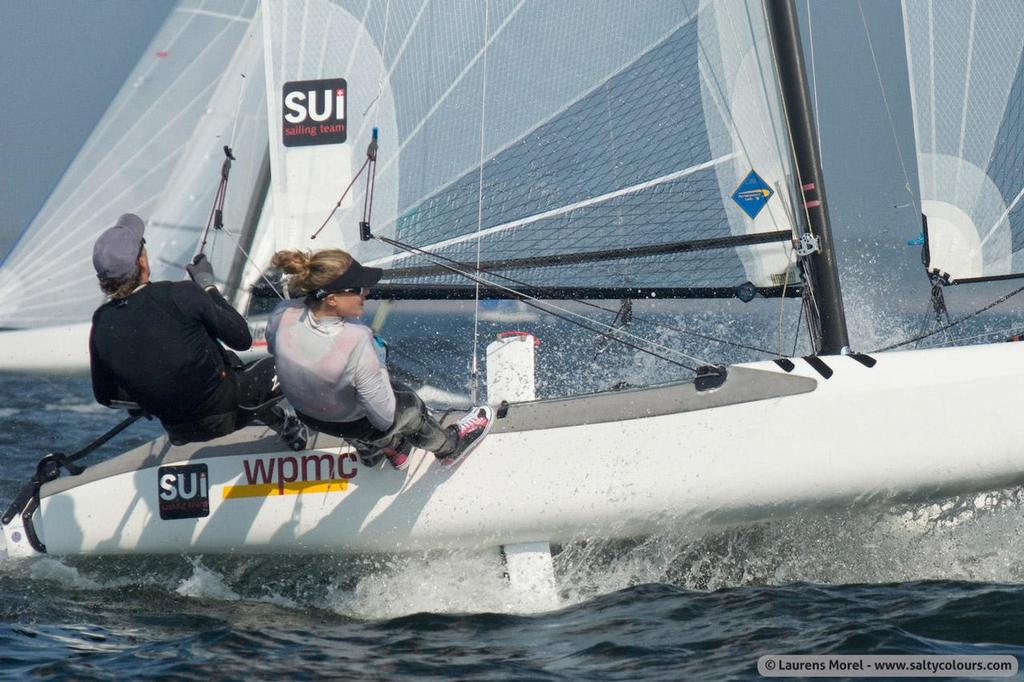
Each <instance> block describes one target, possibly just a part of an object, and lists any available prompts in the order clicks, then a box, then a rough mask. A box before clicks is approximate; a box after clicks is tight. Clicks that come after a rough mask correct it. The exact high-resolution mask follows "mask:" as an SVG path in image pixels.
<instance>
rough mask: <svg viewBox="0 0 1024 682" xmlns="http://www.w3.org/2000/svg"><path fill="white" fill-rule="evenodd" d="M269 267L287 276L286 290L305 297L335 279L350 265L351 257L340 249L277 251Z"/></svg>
mask: <svg viewBox="0 0 1024 682" xmlns="http://www.w3.org/2000/svg"><path fill="white" fill-rule="evenodd" d="M270 265H271V266H272V267H275V268H279V269H281V270H282V271H283V272H285V273H286V274H288V275H291V277H289V279H288V290H289V292H291V293H293V294H294V293H298V294H302V295H303V296H305V295H306V294H308V293H310V292H311V291H313V290H315V289H319V288H320V287H322V286H325V285H327V284H329V283H330V282H332V281H333V280H335V279H337V278H338V276H339V275H341V273H343V272H345V271H346V270H348V268H349V266H350V265H352V256H350V255H348V254H347V253H346V252H344V251H342V250H341V249H324V250H322V251H317V252H315V253H314V252H311V251H278V252H277V253H275V254H274V257H273V258H272V259H271V260H270Z"/></svg>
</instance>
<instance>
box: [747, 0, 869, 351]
mask: <svg viewBox="0 0 1024 682" xmlns="http://www.w3.org/2000/svg"><path fill="white" fill-rule="evenodd" d="M765 8H766V9H767V12H768V28H769V30H770V31H771V38H772V41H771V42H772V49H773V50H774V52H775V63H776V66H777V68H778V70H779V84H780V86H781V88H782V102H783V108H784V109H785V112H786V122H787V124H788V125H789V132H790V135H791V137H792V140H793V154H794V157H795V158H794V161H795V162H796V169H797V178H798V181H799V182H800V183H801V185H802V187H801V191H802V196H803V201H804V207H805V209H806V215H807V219H808V225H807V226H806V227H807V231H808V232H810V233H811V234H812V235H814V236H816V237H817V238H818V247H819V248H818V250H817V251H816V252H815V253H813V254H811V255H810V256H809V257H808V259H807V263H806V264H807V265H808V266H809V267H807V273H808V276H809V277H810V280H811V288H812V292H813V294H814V300H815V301H816V302H817V312H818V317H819V325H820V328H821V339H820V343H818V344H817V345H818V346H819V347H818V348H816V349H815V350H816V351H817V352H818V353H819V354H823V355H833V354H837V353H839V352H840V351H842V349H843V348H845V347H847V346H849V345H850V340H849V336H848V335H847V333H846V314H845V312H844V311H843V295H842V291H841V290H840V288H839V268H838V266H837V264H836V257H835V249H834V245H833V241H832V228H831V226H830V224H829V218H828V203H827V202H826V201H825V182H824V179H823V177H822V172H821V154H820V153H819V152H818V135H817V130H818V128H817V126H816V125H815V122H814V112H813V111H812V109H811V101H810V97H809V95H808V90H807V73H806V71H805V69H804V54H803V46H802V44H801V42H800V25H799V23H798V22H797V17H796V6H795V4H794V3H793V1H792V0H765Z"/></svg>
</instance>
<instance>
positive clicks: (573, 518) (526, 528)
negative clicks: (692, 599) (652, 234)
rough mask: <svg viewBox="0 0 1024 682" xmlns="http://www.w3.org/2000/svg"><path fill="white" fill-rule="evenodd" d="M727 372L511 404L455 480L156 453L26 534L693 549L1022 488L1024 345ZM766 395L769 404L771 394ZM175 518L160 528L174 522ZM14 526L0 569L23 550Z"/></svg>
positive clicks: (74, 543)
mask: <svg viewBox="0 0 1024 682" xmlns="http://www.w3.org/2000/svg"><path fill="white" fill-rule="evenodd" d="M875 359H876V360H877V364H876V365H875V366H874V367H870V368H869V367H867V366H865V365H864V364H862V363H861V362H859V361H857V360H856V359H854V358H851V357H843V356H836V357H825V358H822V359H821V360H822V363H823V364H824V366H825V369H826V370H831V372H832V375H831V378H828V379H826V378H825V377H824V376H823V375H822V374H821V373H820V372H819V371H818V370H816V369H814V368H813V367H812V366H811V364H809V363H808V362H807V361H805V360H802V359H796V360H794V361H793V362H794V364H795V367H794V368H793V369H792V371H791V372H789V373H787V372H786V371H785V370H784V369H783V368H782V367H780V366H778V365H777V364H775V363H774V362H762V363H753V364H749V365H741V366H735V367H731V368H729V374H728V378H727V380H726V381H725V383H724V384H723V385H722V386H721V387H719V388H715V389H711V390H705V391H698V390H696V389H695V388H694V387H693V386H692V384H681V385H677V386H669V387H663V388H656V389H647V390H634V391H622V392H619V393H612V394H602V395H599V396H589V397H583V398H577V399H574V400H568V401H550V402H543V401H541V402H536V403H524V404H521V405H513V406H512V407H511V408H510V409H509V412H508V416H507V417H506V418H505V419H499V420H498V421H497V423H496V425H495V430H494V432H493V433H492V434H491V435H490V436H489V437H488V439H487V440H486V441H485V442H484V443H483V444H482V446H481V447H480V448H479V449H478V450H477V451H476V452H474V453H473V455H472V456H471V457H470V458H468V459H467V460H466V461H465V462H463V463H462V464H461V465H460V466H458V467H456V468H451V469H449V468H445V467H442V466H440V465H439V464H438V463H437V462H435V461H434V460H433V457H432V456H430V455H428V454H426V453H422V452H417V453H415V455H414V456H413V458H412V463H411V466H410V468H409V470H408V471H405V472H399V471H393V470H390V469H367V468H365V467H363V466H362V465H361V464H360V463H359V462H357V461H356V458H355V455H354V454H352V453H351V452H350V451H349V449H348V448H347V447H344V446H343V445H342V444H341V443H340V442H339V441H338V440H336V439H332V438H329V437H325V436H323V435H320V436H318V437H317V439H316V440H315V441H314V443H313V447H314V448H315V449H312V450H310V451H307V452H303V453H293V452H289V451H286V450H283V449H282V448H281V447H280V445H279V443H278V442H277V441H276V440H275V439H274V438H273V437H271V436H270V435H268V434H266V432H265V431H264V430H261V429H258V428H255V427H253V428H249V429H245V430H243V431H240V432H238V433H237V434H235V435H233V436H232V437H230V438H226V439H222V441H218V442H214V443H211V444H208V445H196V446H185V447H182V448H175V447H172V446H169V445H168V444H167V443H166V442H165V441H164V440H157V441H154V442H152V443H150V444H149V445H147V446H144V447H143V448H139V449H137V450H135V451H132V452H129V453H126V454H124V455H121V456H120V457H117V458H115V459H113V460H109V461H107V462H104V463H101V464H99V465H96V466H94V467H91V468H90V469H89V470H87V472H86V473H85V474H82V475H81V476H80V477H72V476H65V477H63V478H60V479H58V480H56V481H53V482H51V483H47V484H45V485H44V486H43V487H42V489H41V491H40V508H39V510H38V511H37V512H36V513H35V514H34V515H33V516H32V517H31V518H30V519H29V525H30V526H32V530H34V533H35V535H36V537H37V543H36V544H37V545H39V547H45V550H46V551H48V552H50V553H54V554H77V553H86V554H107V553H130V552H143V553H180V552H197V553H224V552H298V551H309V552H319V551H359V552H361V551H385V552H394V551H405V550H420V549H429V548H452V547H487V546H498V545H507V544H515V543H526V542H564V541H569V540H573V539H579V538H588V537H601V538H609V537H611V538H614V537H631V536H641V535H647V534H652V533H657V532H659V531H662V530H665V529H668V528H673V529H683V530H687V531H689V532H691V533H693V534H695V535H697V534H701V533H704V532H707V531H710V530H713V529H716V528H722V527H726V526H734V525H741V524H750V523H756V522H761V521H765V520H769V519H773V518H777V517H782V516H785V515H788V514H792V513H794V512H799V511H808V510H816V509H821V508H834V507H840V506H851V505H857V506H860V505H869V504H883V503H888V502H893V501H912V500H921V501H927V500H933V499H938V498H942V497H945V496H949V495H952V494H959V493H970V492H976V491H982V490H991V489H996V488H1000V487H1006V486H1011V485H1016V484H1021V483H1024V420H1019V419H1018V420H1015V419H1007V418H1006V413H1007V411H1009V410H1011V409H1013V406H1014V405H1016V404H1017V402H1018V398H1019V390H1020V387H1021V385H1022V384H1024V347H1022V346H1019V345H1017V344H1002V345H991V346H978V347H969V348H954V349H941V350H928V351H913V352H905V353H889V354H881V355H878V356H875ZM770 394H774V395H770ZM174 517H179V518H174ZM21 523H22V518H21V517H20V516H19V517H17V518H16V519H15V522H13V523H12V524H10V525H9V526H6V527H5V528H4V531H5V534H6V539H7V546H8V551H9V552H10V553H12V554H19V553H20V554H26V553H33V552H34V551H36V550H35V549H33V548H32V546H31V543H30V542H29V539H28V538H27V535H28V534H27V533H26V532H25V530H26V529H25V528H23V527H22V525H21Z"/></svg>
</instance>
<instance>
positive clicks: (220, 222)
mask: <svg viewBox="0 0 1024 682" xmlns="http://www.w3.org/2000/svg"><path fill="white" fill-rule="evenodd" d="M224 157H225V158H224V163H222V164H221V166H220V184H219V185H217V193H216V195H214V197H213V208H211V209H210V217H209V218H207V219H206V229H205V230H204V231H203V241H202V242H201V243H200V244H199V253H200V254H202V253H203V251H204V250H205V249H206V241H207V240H208V239H209V237H210V228H211V227H212V228H213V229H216V230H221V229H223V228H224V197H225V196H226V195H227V191H228V176H229V175H230V174H231V162H232V161H234V160H235V156H234V154H232V153H231V147H229V146H227V145H224Z"/></svg>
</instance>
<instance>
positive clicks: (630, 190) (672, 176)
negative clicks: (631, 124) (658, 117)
mask: <svg viewBox="0 0 1024 682" xmlns="http://www.w3.org/2000/svg"><path fill="white" fill-rule="evenodd" d="M736 156H737V154H736V152H733V153H731V154H725V155H723V156H719V157H718V158H717V159H712V160H710V161H705V162H704V163H701V164H698V165H696V166H690V167H689V168H684V169H682V170H678V171H675V172H674V173H669V174H667V175H662V176H661V177H658V178H654V179H653V180H647V181H646V182H641V183H639V184H636V185H631V186H629V187H623V188H622V189H617V190H615V191H613V192H608V193H606V194H602V195H600V196H596V197H591V198H589V199H584V200H582V201H577V202H575V203H572V204H568V205H566V206H560V207H558V208H553V209H551V210H548V211H543V212H541V213H535V214H534V215H532V216H527V217H525V218H520V219H518V220H512V221H510V222H507V223H502V224H500V225H495V226H493V227H489V228H487V229H486V230H481V231H479V232H474V233H471V234H465V235H462V236H459V237H453V238H451V239H446V240H444V241H440V242H435V243H434V244H428V245H427V246H425V247H422V248H427V249H434V250H436V249H442V248H445V247H448V246H453V245H455V244H462V243H464V242H467V241H470V240H472V239H480V238H482V237H487V236H490V235H492V234H496V233H498V232H504V231H506V230H511V229H514V228H517V227H522V226H523V225H529V224H531V223H535V222H538V221H540V220H545V219H547V218H553V217H555V216H559V215H563V214H565V213H569V212H571V211H575V210H578V209H581V208H586V207H588V206H594V205H596V204H601V203H604V202H605V201H609V200H611V199H615V198H617V197H621V196H626V195H629V194H635V193H637V192H641V191H643V190H645V189H650V188H651V187H657V186H658V185H662V184H664V183H666V182H671V181H673V180H678V179H679V178H683V177H686V176H687V175H692V174H694V173H699V172H700V171H703V170H707V169H709V168H714V167H715V166H717V165H719V164H721V163H725V162H726V161H731V160H732V159H734V158H736ZM414 255H415V254H409V253H399V254H395V255H393V256H386V257H384V258H379V259H377V260H374V261H373V263H374V265H378V266H379V265H387V264H389V263H393V262H395V261H398V260H402V259H405V258H411V257H412V256H414Z"/></svg>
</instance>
